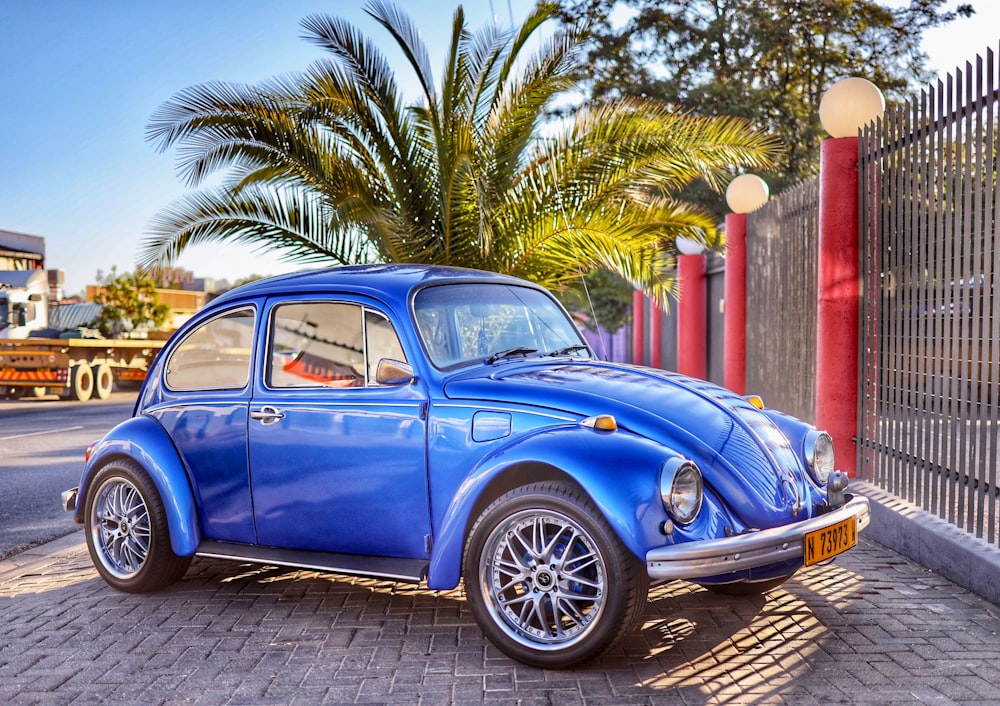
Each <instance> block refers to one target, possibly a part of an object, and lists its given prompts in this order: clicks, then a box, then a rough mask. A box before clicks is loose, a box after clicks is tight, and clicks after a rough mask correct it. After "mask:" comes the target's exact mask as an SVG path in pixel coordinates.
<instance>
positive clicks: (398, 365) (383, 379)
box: [375, 358, 416, 385]
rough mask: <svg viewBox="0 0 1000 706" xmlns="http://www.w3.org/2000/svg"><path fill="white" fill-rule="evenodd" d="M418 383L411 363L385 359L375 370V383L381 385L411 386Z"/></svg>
mask: <svg viewBox="0 0 1000 706" xmlns="http://www.w3.org/2000/svg"><path fill="white" fill-rule="evenodd" d="M415 381H416V378H415V377H413V367H412V366H411V365H410V364H409V363H404V362H403V361H401V360H393V359H392V358H383V359H382V360H380V361H379V362H378V368H377V369H376V370H375V382H376V383H378V384H379V385H409V384H411V383H413V382H415Z"/></svg>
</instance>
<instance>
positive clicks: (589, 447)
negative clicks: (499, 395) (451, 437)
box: [427, 425, 677, 589]
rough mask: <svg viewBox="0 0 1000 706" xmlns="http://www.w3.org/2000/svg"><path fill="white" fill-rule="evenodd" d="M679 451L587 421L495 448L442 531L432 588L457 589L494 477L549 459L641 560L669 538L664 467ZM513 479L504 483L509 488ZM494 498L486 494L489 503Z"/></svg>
mask: <svg viewBox="0 0 1000 706" xmlns="http://www.w3.org/2000/svg"><path fill="white" fill-rule="evenodd" d="M676 455H677V454H676V452H674V451H671V450H670V449H668V448H666V447H664V446H662V445H660V444H657V443H654V442H652V441H650V440H648V439H646V438H644V437H640V436H636V435H635V434H631V433H629V432H625V431H622V430H618V431H615V432H603V431H597V430H594V429H590V428H588V427H583V426H577V425H573V426H561V427H548V428H546V429H544V430H539V431H537V432H535V433H533V434H529V435H525V436H523V437H520V438H518V439H516V440H513V441H511V443H509V444H507V445H504V446H501V447H498V448H496V449H494V450H493V451H492V452H491V453H490V454H489V455H488V456H486V457H485V458H483V459H482V461H481V462H480V463H478V464H477V465H476V467H475V468H474V469H473V470H472V472H471V473H469V475H468V476H466V478H465V480H464V481H463V482H462V484H461V485H460V487H459V488H458V491H457V492H456V493H455V496H454V499H453V500H452V502H451V504H450V505H449V506H448V509H447V511H446V513H445V515H444V518H443V520H442V523H441V527H440V531H439V532H438V533H437V535H436V537H435V542H434V548H433V551H432V552H431V560H430V566H429V568H428V572H427V585H428V587H429V588H432V589H452V588H454V587H455V586H457V585H458V581H459V578H460V575H461V562H462V552H463V551H464V548H465V540H466V535H467V530H468V528H469V527H470V525H471V522H472V520H474V519H475V518H473V517H472V516H471V515H472V512H473V510H474V508H476V506H477V503H478V502H479V501H480V499H481V498H483V497H484V496H483V494H484V493H486V492H487V490H488V488H489V487H490V486H491V485H492V484H493V483H494V481H502V478H501V476H502V475H503V474H505V473H513V472H516V470H517V469H519V468H525V467H532V466H533V467H536V468H537V467H538V466H539V465H544V466H547V467H549V468H552V469H555V470H556V471H557V472H559V473H561V474H562V475H564V476H568V477H569V478H571V479H572V480H573V481H574V482H575V483H576V484H577V485H579V486H580V487H581V488H582V489H583V490H584V492H586V493H587V494H588V495H589V496H590V498H591V500H592V501H593V502H594V504H595V505H596V506H597V508H598V509H599V510H600V512H601V513H602V514H603V515H604V519H605V520H606V521H607V522H608V524H609V525H610V526H611V528H612V529H613V530H614V532H615V533H616V534H617V535H618V537H619V539H621V541H622V543H623V544H624V545H625V546H626V547H627V548H628V550H629V551H630V552H632V553H633V554H635V556H636V557H638V558H640V559H642V558H644V557H645V556H646V552H647V551H648V550H649V549H650V548H651V547H653V546H658V545H660V544H662V543H663V534H662V533H661V531H660V526H661V524H662V523H663V522H664V521H665V520H666V519H667V514H666V511H665V510H664V508H663V503H662V501H661V500H660V493H659V473H660V469H661V467H662V466H663V463H664V461H666V460H667V459H668V458H672V457H674V456H676ZM506 485H507V484H504V486H505V487H506ZM492 500H493V498H492V497H489V496H487V502H492Z"/></svg>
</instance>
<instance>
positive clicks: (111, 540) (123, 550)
mask: <svg viewBox="0 0 1000 706" xmlns="http://www.w3.org/2000/svg"><path fill="white" fill-rule="evenodd" d="M84 518H85V522H86V535H87V549H88V550H89V551H90V558H91V559H92V560H93V562H94V566H95V567H97V571H98V573H99V574H100V575H101V577H102V578H103V579H104V580H105V581H107V582H108V583H109V584H110V585H111V586H112V587H114V588H116V589H118V590H119V591H125V592H127V593H145V592H148V591H156V590H159V589H161V588H164V587H166V586H169V585H170V584H172V583H174V582H175V581H178V580H180V578H181V577H182V576H184V572H186V571H187V569H188V566H190V565H191V557H189V556H177V555H176V554H174V551H173V549H172V548H171V547H170V530H169V528H168V527H167V515H166V512H165V511H164V509H163V501H162V500H161V499H160V494H159V493H158V492H157V490H156V486H155V485H154V484H153V481H152V480H151V479H150V478H149V476H148V475H146V472H145V471H143V470H142V468H140V467H139V466H138V464H136V463H135V462H133V461H129V460H118V461H112V462H111V463H109V464H108V465H106V466H104V467H103V468H102V469H101V470H99V471H98V472H97V474H96V475H95V476H94V479H93V480H92V481H91V484H90V491H89V492H88V493H87V504H86V509H85V514H84Z"/></svg>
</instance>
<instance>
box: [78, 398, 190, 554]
mask: <svg viewBox="0 0 1000 706" xmlns="http://www.w3.org/2000/svg"><path fill="white" fill-rule="evenodd" d="M125 459H127V460H131V461H133V462H134V463H137V464H139V466H140V467H141V468H142V470H143V471H144V472H145V473H146V474H147V475H148V476H149V477H150V479H151V480H152V481H153V484H154V485H155V486H156V491H157V492H158V493H159V495H160V501H161V502H162V503H163V509H164V511H165V512H166V515H167V526H168V527H169V529H170V546H171V548H172V549H173V551H174V553H175V554H177V555H178V556H192V555H193V554H194V552H195V550H196V549H197V547H198V544H199V543H200V542H201V528H200V526H199V523H198V513H197V508H196V504H195V501H194V492H193V491H192V489H191V482H190V479H189V478H188V474H187V470H186V469H185V467H184V463H183V461H182V460H181V458H180V455H179V454H178V453H177V449H176V448H175V447H174V445H173V442H171V441H170V438H169V437H168V436H167V433H166V432H165V431H164V430H163V427H161V426H160V425H159V424H157V423H156V421H154V420H153V419H151V418H149V417H133V418H131V419H128V420H126V421H124V422H122V423H121V424H119V425H118V426H116V427H115V428H114V429H112V430H111V431H109V432H108V433H107V434H106V435H105V436H104V437H103V438H102V439H101V440H100V441H98V442H97V443H96V444H95V445H94V447H93V449H92V451H91V455H90V459H89V460H88V462H87V465H86V468H85V469H84V473H83V478H82V480H81V482H80V491H79V495H78V498H79V499H78V500H77V504H76V512H75V514H74V519H75V520H76V522H78V523H81V524H82V523H83V522H84V520H85V518H84V514H85V508H86V501H87V496H88V494H89V493H90V489H91V484H92V481H93V478H94V476H95V475H96V474H97V472H98V471H99V470H100V469H101V468H103V467H104V466H106V465H108V464H109V463H113V462H115V461H118V460H125Z"/></svg>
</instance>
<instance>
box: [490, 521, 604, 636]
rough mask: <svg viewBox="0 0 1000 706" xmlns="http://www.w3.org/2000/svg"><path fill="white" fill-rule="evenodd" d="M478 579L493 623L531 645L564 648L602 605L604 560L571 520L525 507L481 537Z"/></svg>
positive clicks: (584, 630) (583, 632) (584, 631)
mask: <svg viewBox="0 0 1000 706" xmlns="http://www.w3.org/2000/svg"><path fill="white" fill-rule="evenodd" d="M479 580H480V582H481V585H482V587H483V595H484V596H485V597H486V604H487V609H488V610H489V611H490V613H492V614H493V618H494V622H496V624H497V625H498V626H499V627H500V629H501V630H503V631H504V632H505V633H506V634H507V635H508V636H509V637H510V638H511V639H512V640H514V641H515V642H518V643H520V644H522V645H524V646H527V647H530V648H532V649H536V650H537V649H542V650H546V649H565V648H566V647H568V646H570V645H573V644H575V643H577V642H579V641H581V640H582V639H584V637H585V636H586V635H587V634H588V632H589V631H590V628H591V626H593V625H594V624H595V623H596V622H597V619H598V617H599V616H600V614H601V611H602V610H603V608H604V605H605V597H606V589H607V586H606V581H607V571H606V569H605V559H604V557H603V556H602V555H601V553H600V551H599V550H598V548H597V545H596V543H595V541H594V540H593V538H592V537H591V536H590V535H589V534H588V533H587V532H586V530H584V529H583V528H582V527H581V526H580V525H579V524H577V523H576V522H575V521H574V520H572V519H571V518H569V517H567V516H566V515H564V514H562V513H559V512H556V511H554V510H548V509H527V510H522V511H520V512H517V513H515V514H513V515H511V516H510V517H508V518H507V519H506V520H505V521H503V522H500V523H499V524H498V525H497V526H496V527H494V529H493V531H492V532H491V533H490V535H489V536H488V537H487V539H486V543H485V546H484V550H483V552H482V554H481V555H480V560H479Z"/></svg>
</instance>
